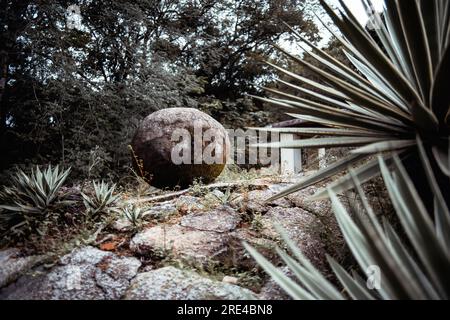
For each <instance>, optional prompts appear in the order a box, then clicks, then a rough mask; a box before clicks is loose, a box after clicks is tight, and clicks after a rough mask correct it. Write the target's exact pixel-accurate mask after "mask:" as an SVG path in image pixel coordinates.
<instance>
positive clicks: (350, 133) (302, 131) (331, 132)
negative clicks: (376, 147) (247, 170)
mask: <svg viewBox="0 0 450 320" xmlns="http://www.w3.org/2000/svg"><path fill="white" fill-rule="evenodd" d="M248 129H249V130H255V131H262V132H276V133H293V134H299V135H308V136H317V135H323V136H335V135H337V136H346V137H377V138H388V137H390V136H389V135H383V134H382V133H374V132H371V131H363V130H350V129H333V128H256V127H249V128H248Z"/></svg>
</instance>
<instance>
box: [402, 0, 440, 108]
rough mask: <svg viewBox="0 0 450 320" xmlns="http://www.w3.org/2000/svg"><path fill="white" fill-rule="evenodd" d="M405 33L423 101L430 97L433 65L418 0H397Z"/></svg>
mask: <svg viewBox="0 0 450 320" xmlns="http://www.w3.org/2000/svg"><path fill="white" fill-rule="evenodd" d="M396 3H397V10H398V13H399V17H400V22H401V24H402V27H403V34H404V36H405V39H406V45H407V48H408V51H409V55H410V58H411V62H412V67H413V70H414V74H415V76H416V79H417V80H418V84H419V89H420V92H421V93H422V97H423V101H426V99H427V98H428V97H429V92H430V87H431V81H432V79H433V65H432V61H431V53H430V48H429V43H428V38H427V34H426V30H425V25H424V21H423V19H422V14H421V11H420V10H419V7H418V2H417V1H396Z"/></svg>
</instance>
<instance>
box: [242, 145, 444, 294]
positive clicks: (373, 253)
mask: <svg viewBox="0 0 450 320" xmlns="http://www.w3.org/2000/svg"><path fill="white" fill-rule="evenodd" d="M418 143H419V147H420V148H421V149H422V151H421V155H422V163H423V165H424V168H425V170H426V172H427V174H428V177H429V187H430V188H431V189H432V190H433V192H435V193H436V194H437V197H436V201H435V206H434V212H433V213H432V212H427V210H426V209H425V205H424V203H423V201H422V199H421V198H420V196H419V195H418V192H417V189H416V188H415V186H414V183H413V182H412V180H411V178H410V177H409V176H408V174H407V173H406V170H405V167H404V166H403V165H402V163H401V160H400V158H399V157H398V156H397V155H394V157H393V165H392V167H393V169H392V170H390V169H389V168H388V166H387V163H386V161H385V160H384V159H383V157H381V156H379V157H378V160H377V161H378V164H379V169H380V171H381V173H382V175H383V178H384V181H385V183H386V186H387V189H388V192H389V196H390V198H391V200H392V202H393V204H394V207H395V209H396V214H397V216H398V219H399V221H400V223H401V226H402V228H403V231H404V234H405V235H406V240H407V242H406V243H405V241H404V240H405V239H404V238H403V234H402V233H399V232H397V231H395V230H394V228H393V227H392V226H391V224H390V223H389V222H388V221H387V219H383V221H382V222H380V221H379V220H378V218H377V217H376V215H375V214H374V212H373V210H372V208H371V207H370V206H369V204H368V201H367V199H366V196H365V194H364V192H363V190H362V187H361V181H360V180H359V179H358V177H357V174H356V173H355V171H353V170H352V171H351V172H350V175H351V177H352V181H353V183H354V187H355V189H356V191H357V193H358V195H359V197H360V200H361V203H362V206H360V208H359V207H357V206H354V207H353V211H355V214H353V215H352V214H350V213H349V212H348V211H347V210H346V209H345V208H344V206H343V204H342V203H341V202H340V200H339V199H338V197H337V196H336V193H335V192H334V191H333V190H332V189H331V188H328V194H329V196H330V199H331V201H332V204H333V209H334V212H335V215H336V218H337V220H338V223H339V226H340V229H341V231H342V233H343V235H344V238H345V240H346V242H347V244H348V246H349V248H350V250H351V252H352V254H353V256H354V257H355V259H356V261H357V262H358V264H359V266H360V268H361V270H362V271H363V272H365V273H366V275H367V276H368V277H369V278H368V279H367V282H366V281H365V280H363V277H361V276H360V275H359V274H357V273H353V275H350V274H349V273H348V272H347V271H346V270H345V269H344V268H343V267H342V266H341V265H339V264H338V263H337V262H336V261H335V260H333V259H332V258H331V257H328V262H329V264H330V266H331V268H332V269H333V271H334V273H335V275H336V277H337V279H338V280H339V283H340V285H341V286H342V287H343V288H344V292H342V291H341V289H340V288H337V287H335V286H334V284H332V283H331V282H330V281H329V280H327V279H326V278H325V277H324V276H323V275H322V274H321V273H320V272H319V271H318V270H317V269H316V268H315V267H314V266H313V265H312V264H311V263H310V261H309V260H308V259H307V258H306V257H305V256H304V255H303V254H302V253H301V251H300V250H299V249H298V248H296V246H295V245H294V244H293V242H292V241H291V240H290V239H289V238H288V236H287V235H286V233H285V232H284V231H283V230H281V228H280V227H278V230H279V232H280V233H281V235H282V237H283V239H284V240H285V242H286V244H287V246H288V248H289V249H290V251H291V252H292V254H293V256H294V257H295V258H296V259H294V258H292V257H291V256H289V255H288V254H287V253H286V252H284V251H282V250H280V249H277V252H278V254H279V255H280V257H281V258H282V259H283V260H284V262H285V263H286V264H287V266H288V267H289V268H290V269H291V270H292V272H293V274H294V275H295V280H296V281H293V280H292V279H290V278H288V277H286V276H285V275H284V274H283V273H282V272H281V271H280V270H278V269H277V268H276V267H275V266H273V265H272V264H271V263H270V262H269V261H268V260H267V259H265V258H264V257H263V256H262V255H261V254H259V253H258V252H257V251H256V250H255V249H253V248H252V247H250V246H248V245H246V248H247V249H248V250H249V252H250V253H251V255H252V256H253V257H254V258H255V259H256V260H257V261H258V263H259V264H260V265H261V266H262V267H263V268H264V269H265V270H266V272H267V273H269V274H270V275H271V276H272V278H273V279H274V280H275V281H276V282H277V283H278V284H279V285H280V286H281V287H282V288H283V289H284V290H285V291H286V292H287V293H288V294H289V295H291V296H292V297H293V298H294V299H308V300H309V299H336V300H339V299H345V298H351V299H358V300H359V299H361V300H366V299H387V300H392V299H433V300H434V299H445V300H447V299H449V297H450V279H449V274H448V270H449V268H450V250H449V248H450V236H449V235H450V212H449V210H448V207H447V206H446V203H445V200H444V199H443V198H442V194H443V193H444V190H441V189H440V188H439V187H437V186H438V184H437V181H436V178H435V176H434V174H433V173H432V170H431V168H430V166H429V159H428V157H427V156H426V155H425V153H424V152H423V145H422V143H421V142H420V141H419V142H418ZM449 155H450V154H449ZM433 215H434V219H433V218H431V217H432V216H433ZM352 216H353V218H352ZM409 245H410V246H411V248H410V247H409ZM374 266H376V267H378V268H379V270H380V272H381V273H380V283H379V284H380V288H379V290H374V287H372V288H370V286H369V285H368V284H369V283H371V284H372V285H374V283H373V282H370V281H371V280H372V279H370V276H373V274H372V275H371V274H370V271H371V268H373V267H374Z"/></svg>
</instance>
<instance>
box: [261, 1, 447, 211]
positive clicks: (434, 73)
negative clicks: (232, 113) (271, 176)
mask: <svg viewBox="0 0 450 320" xmlns="http://www.w3.org/2000/svg"><path fill="white" fill-rule="evenodd" d="M320 2H321V4H322V6H323V7H324V9H325V11H326V12H327V13H328V15H329V16H330V17H331V19H332V20H333V21H334V23H335V24H336V26H337V27H338V28H339V30H340V32H341V34H342V36H341V35H340V34H336V33H334V32H333V31H332V30H331V29H329V28H328V30H329V31H330V32H331V33H333V35H334V36H335V37H336V38H337V39H338V40H339V41H340V43H341V44H342V46H343V48H344V51H345V54H346V56H347V57H348V59H349V60H350V61H351V62H352V63H353V65H354V66H355V68H356V69H357V70H358V72H356V71H354V70H353V69H352V68H349V67H347V66H346V65H344V64H343V63H341V62H339V61H338V60H336V59H335V58H333V57H332V56H330V55H329V54H327V53H326V52H324V51H323V50H321V49H320V48H318V47H316V46H315V45H314V44H312V43H311V42H309V41H308V40H307V39H305V38H304V37H303V36H302V35H300V34H299V33H297V32H296V31H295V30H292V31H293V32H294V34H295V35H297V36H298V38H299V39H300V40H301V41H302V43H303V44H305V45H306V46H308V47H309V50H308V49H306V50H305V54H306V55H309V56H311V57H312V58H313V59H314V60H315V61H316V62H317V63H318V64H319V66H320V67H317V66H314V65H312V64H311V63H309V62H307V61H305V60H303V59H301V58H298V57H296V56H294V55H292V54H290V53H288V52H286V51H285V50H283V49H281V48H279V49H280V50H281V51H283V52H284V53H285V54H286V55H287V56H289V57H290V58H292V59H293V60H295V61H296V62H298V63H299V64H300V65H301V66H303V67H304V68H306V69H308V70H310V71H312V72H313V73H314V74H315V75H317V76H318V77H319V78H320V79H322V80H323V82H324V83H326V84H323V83H318V82H315V81H312V80H309V79H306V78H304V77H302V76H299V75H297V74H294V73H292V72H290V71H288V70H286V69H284V68H281V67H279V66H276V65H273V64H271V63H269V65H271V66H272V67H274V68H275V69H276V70H278V71H279V72H281V73H283V74H285V75H287V76H289V77H291V78H293V79H295V80H296V81H299V82H301V83H305V84H307V85H309V86H312V87H314V88H315V89H317V90H315V91H312V90H308V89H306V88H303V87H301V86H297V85H294V84H290V83H289V82H285V81H282V80H279V81H281V82H282V83H283V84H285V85H288V86H289V87H290V88H291V89H295V90H297V91H298V92H299V93H301V94H306V95H309V96H310V97H311V98H312V99H309V98H308V99H305V98H301V97H298V96H295V95H292V94H288V93H285V92H281V91H278V90H275V89H268V90H269V91H270V92H271V93H273V94H275V95H277V96H278V98H261V97H255V98H257V99H260V100H263V101H265V102H269V103H271V104H273V105H276V106H280V107H285V108H289V109H290V110H292V113H290V115H291V116H293V117H294V118H298V119H302V120H306V121H311V122H314V123H317V124H318V126H317V127H316V128H303V129H302V128H297V129H281V130H283V131H285V132H290V133H298V134H302V135H311V136H321V137H320V138H311V139H304V140H298V141H291V142H282V143H271V144H268V145H264V147H281V148H311V147H313V148H336V147H353V148H354V149H353V150H352V151H351V153H350V155H349V156H347V157H346V158H344V159H341V160H339V161H337V162H335V163H334V164H331V165H330V166H329V167H328V168H325V169H324V170H321V171H319V172H317V173H316V174H314V175H312V176H310V177H308V178H306V179H304V180H303V181H301V182H300V183H298V184H297V185H294V186H293V187H291V188H289V189H287V190H285V191H284V192H281V193H280V194H278V195H277V196H275V197H274V198H272V199H271V200H274V199H275V198H279V197H283V196H286V195H288V194H290V193H293V192H296V191H299V190H301V189H302V188H305V187H308V186H310V185H313V184H315V183H317V182H320V181H323V180H325V179H327V178H330V177H332V176H334V175H335V174H337V173H339V172H341V171H344V170H346V169H348V168H349V167H350V166H352V165H355V164H357V163H361V161H362V160H364V159H370V161H367V162H366V163H365V164H364V165H362V166H359V167H358V168H357V169H356V170H355V174H356V176H357V177H358V179H359V180H360V181H361V182H365V181H367V180H369V179H370V178H372V177H374V176H376V175H379V173H380V170H379V166H378V160H377V159H373V155H374V154H377V153H380V152H382V153H383V158H384V160H385V161H386V162H387V163H388V164H391V163H392V161H393V160H392V157H393V156H392V155H393V152H394V151H395V152H399V154H400V157H401V159H402V160H405V159H408V158H410V159H418V158H417V140H416V136H419V137H420V138H421V139H422V140H423V142H424V145H425V149H426V150H427V152H429V153H430V155H431V159H430V161H432V164H433V166H434V167H436V168H437V172H436V174H437V175H438V180H439V182H442V181H443V179H444V180H446V179H447V178H448V176H450V158H449V157H448V152H447V151H448V150H449V147H450V143H449V136H450V111H449V110H450V109H449V108H450V90H449V89H448V83H449V81H450V48H449V44H450V2H449V1H447V0H401V1H400V0H386V1H385V11H384V17H381V16H380V15H379V14H375V17H374V19H376V21H375V22H376V24H375V26H376V29H375V30H376V32H375V34H376V36H375V35H374V36H371V34H370V33H369V32H368V31H367V30H366V29H365V27H364V26H362V25H360V24H359V22H358V21H357V19H356V18H355V16H354V15H353V14H352V12H351V11H350V10H349V9H348V7H347V6H346V5H345V3H344V2H343V1H341V0H340V1H339V2H340V5H341V8H342V9H339V14H338V13H336V12H335V11H333V9H332V8H331V7H330V6H329V5H328V4H327V3H326V2H325V1H324V0H320ZM362 3H363V4H364V6H366V8H373V3H372V1H370V0H362ZM324 26H325V27H327V26H326V25H325V24H324ZM262 130H273V131H281V130H280V129H262ZM414 157H416V158H414ZM413 161H415V160H413ZM407 169H408V167H407ZM447 180H448V179H447ZM352 185H353V183H352V178H351V176H350V175H349V174H347V175H345V176H343V177H341V178H340V179H337V180H336V181H335V182H334V183H332V184H331V187H332V189H333V190H334V191H335V192H340V191H343V190H345V189H348V188H350V187H351V186H352ZM326 196H327V191H326V190H325V189H324V190H320V191H319V192H318V193H317V194H316V195H315V196H313V197H312V199H318V198H321V197H326ZM447 204H448V203H447Z"/></svg>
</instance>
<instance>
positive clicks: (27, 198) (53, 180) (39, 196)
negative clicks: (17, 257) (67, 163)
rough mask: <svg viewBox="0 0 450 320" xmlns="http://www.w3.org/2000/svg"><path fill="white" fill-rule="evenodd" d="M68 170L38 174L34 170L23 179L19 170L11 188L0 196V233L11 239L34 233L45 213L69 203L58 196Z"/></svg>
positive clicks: (49, 167) (13, 176)
mask: <svg viewBox="0 0 450 320" xmlns="http://www.w3.org/2000/svg"><path fill="white" fill-rule="evenodd" d="M70 170H71V169H70V168H69V169H67V170H66V171H61V170H60V169H59V166H56V167H52V166H48V167H47V169H45V170H43V171H42V170H41V169H40V167H39V166H37V167H36V169H32V171H31V174H30V175H27V174H26V173H25V172H23V171H22V170H20V169H19V170H18V171H17V172H16V173H15V174H14V175H12V177H11V186H10V187H4V188H3V190H2V191H1V192H0V203H1V205H0V229H1V230H2V231H4V232H6V233H12V234H15V235H24V234H27V233H28V232H32V231H33V230H34V231H38V229H39V225H40V224H41V223H42V222H44V220H45V219H46V218H47V217H48V214H49V213H51V212H52V211H55V210H56V209H57V208H58V207H61V206H65V205H68V204H70V203H71V202H70V201H67V200H64V198H65V196H64V195H63V194H60V193H59V191H60V188H61V187H62V185H63V184H64V182H65V181H66V179H67V177H68V176H69V173H70Z"/></svg>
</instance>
